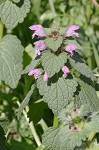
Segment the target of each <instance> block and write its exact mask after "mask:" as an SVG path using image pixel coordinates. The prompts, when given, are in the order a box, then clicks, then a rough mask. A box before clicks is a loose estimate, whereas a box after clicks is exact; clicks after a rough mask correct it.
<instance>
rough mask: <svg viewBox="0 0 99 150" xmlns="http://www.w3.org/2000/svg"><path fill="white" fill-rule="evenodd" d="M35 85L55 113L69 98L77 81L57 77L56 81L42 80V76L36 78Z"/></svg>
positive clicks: (74, 89)
mask: <svg viewBox="0 0 99 150" xmlns="http://www.w3.org/2000/svg"><path fill="white" fill-rule="evenodd" d="M37 86H38V89H39V92H40V94H41V95H43V99H44V101H45V102H47V103H48V105H49V107H50V108H51V109H52V110H53V112H54V113H55V114H58V113H59V112H60V111H61V109H62V108H63V107H65V106H66V105H67V104H68V100H71V99H72V97H73V95H74V92H75V91H76V87H77V82H76V81H75V80H73V79H64V78H59V79H58V81H57V82H55V83H54V82H53V81H49V82H48V83H47V82H45V81H43V77H40V78H39V79H38V80H37Z"/></svg>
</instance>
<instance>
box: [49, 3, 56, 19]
mask: <svg viewBox="0 0 99 150" xmlns="http://www.w3.org/2000/svg"><path fill="white" fill-rule="evenodd" d="M49 5H50V7H51V10H52V13H53V16H54V17H55V16H56V11H55V7H54V3H53V0H49Z"/></svg>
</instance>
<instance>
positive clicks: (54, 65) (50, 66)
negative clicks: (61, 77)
mask: <svg viewBox="0 0 99 150" xmlns="http://www.w3.org/2000/svg"><path fill="white" fill-rule="evenodd" d="M42 55H43V56H42V65H43V67H44V70H45V71H46V72H47V74H48V76H49V77H52V76H53V75H54V74H55V73H58V72H59V71H60V69H61V68H62V67H63V66H64V64H65V63H66V62H67V55H66V53H65V52H63V53H61V54H60V55H59V56H56V55H55V54H54V53H51V52H49V51H46V52H44V53H43V54H42Z"/></svg>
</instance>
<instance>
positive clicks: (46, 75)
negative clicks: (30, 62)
mask: <svg viewBox="0 0 99 150" xmlns="http://www.w3.org/2000/svg"><path fill="white" fill-rule="evenodd" d="M43 80H44V81H48V74H47V73H46V72H45V73H44V78H43Z"/></svg>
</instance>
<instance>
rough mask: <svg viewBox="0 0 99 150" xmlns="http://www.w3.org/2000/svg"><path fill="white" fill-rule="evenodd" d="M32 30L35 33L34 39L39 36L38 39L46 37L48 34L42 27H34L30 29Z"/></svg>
mask: <svg viewBox="0 0 99 150" xmlns="http://www.w3.org/2000/svg"><path fill="white" fill-rule="evenodd" d="M29 29H30V30H33V31H35V32H34V34H32V39H33V38H34V37H35V35H37V36H38V37H40V38H42V37H46V33H45V31H44V28H43V27H42V26H41V25H32V26H30V27H29Z"/></svg>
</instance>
